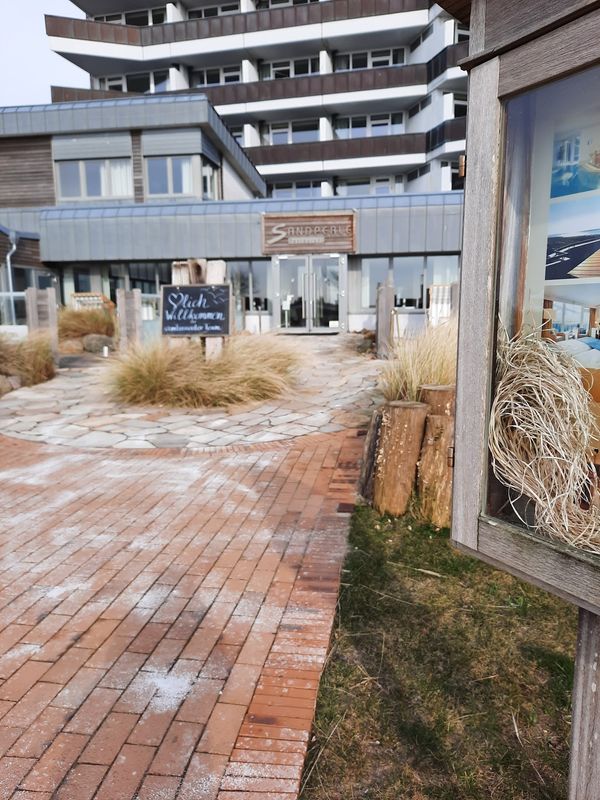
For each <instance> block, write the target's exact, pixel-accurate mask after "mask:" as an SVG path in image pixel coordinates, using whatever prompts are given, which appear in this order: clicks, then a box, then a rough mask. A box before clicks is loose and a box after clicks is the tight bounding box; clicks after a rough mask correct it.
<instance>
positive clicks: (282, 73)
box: [272, 62, 292, 78]
mask: <svg viewBox="0 0 600 800" xmlns="http://www.w3.org/2000/svg"><path fill="white" fill-rule="evenodd" d="M291 74H292V70H291V66H290V63H289V62H284V63H283V64H281V63H280V64H279V65H277V64H273V65H272V75H273V78H289V77H290V76H291Z"/></svg>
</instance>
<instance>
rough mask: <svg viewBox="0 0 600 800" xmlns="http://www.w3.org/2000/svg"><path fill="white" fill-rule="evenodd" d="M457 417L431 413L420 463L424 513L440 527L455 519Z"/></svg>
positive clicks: (418, 489) (421, 497)
mask: <svg viewBox="0 0 600 800" xmlns="http://www.w3.org/2000/svg"><path fill="white" fill-rule="evenodd" d="M453 443H454V418H453V417H448V416H446V415H445V414H430V415H429V416H428V417H427V423H426V425H425V438H424V439H423V447H422V449H421V457H420V459H419V465H418V479H417V492H418V495H419V501H420V506H421V513H422V514H423V516H424V517H425V519H426V520H428V521H429V522H431V523H432V524H433V525H435V526H437V527H438V528H448V527H450V522H451V518H452V466H451V461H450V459H449V453H450V452H451V451H450V448H451V447H452V445H453Z"/></svg>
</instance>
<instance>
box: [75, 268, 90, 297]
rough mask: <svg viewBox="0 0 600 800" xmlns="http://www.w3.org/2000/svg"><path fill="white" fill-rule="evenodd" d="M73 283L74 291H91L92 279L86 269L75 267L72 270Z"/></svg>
mask: <svg viewBox="0 0 600 800" xmlns="http://www.w3.org/2000/svg"><path fill="white" fill-rule="evenodd" d="M73 283H74V286H75V291H76V292H91V291H92V281H91V279H90V271H89V270H88V269H76V270H74V272H73Z"/></svg>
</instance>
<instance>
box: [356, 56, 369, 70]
mask: <svg viewBox="0 0 600 800" xmlns="http://www.w3.org/2000/svg"><path fill="white" fill-rule="evenodd" d="M368 66H369V54H368V53H352V69H366V68H367V67H368Z"/></svg>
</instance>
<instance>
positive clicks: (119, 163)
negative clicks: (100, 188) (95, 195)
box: [107, 158, 133, 197]
mask: <svg viewBox="0 0 600 800" xmlns="http://www.w3.org/2000/svg"><path fill="white" fill-rule="evenodd" d="M108 176H109V182H110V189H107V191H109V192H110V196H111V197H131V196H132V195H133V172H132V169H131V159H129V158H111V159H110V160H109V162H108Z"/></svg>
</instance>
